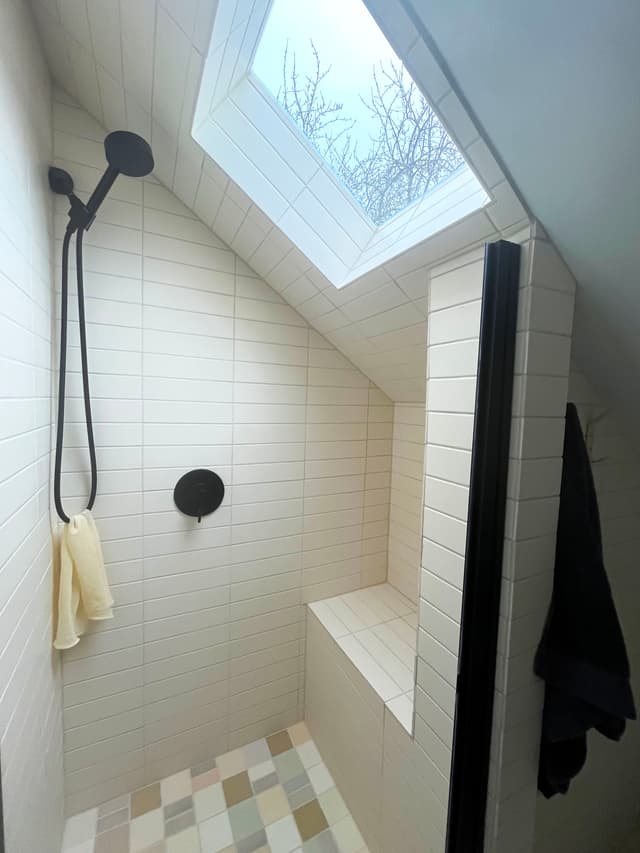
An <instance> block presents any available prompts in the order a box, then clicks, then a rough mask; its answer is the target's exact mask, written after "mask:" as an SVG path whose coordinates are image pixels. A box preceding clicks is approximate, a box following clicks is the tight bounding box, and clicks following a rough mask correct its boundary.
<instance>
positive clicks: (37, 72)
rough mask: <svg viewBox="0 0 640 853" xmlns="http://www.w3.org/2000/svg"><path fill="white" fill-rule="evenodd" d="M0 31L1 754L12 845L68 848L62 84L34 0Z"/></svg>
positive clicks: (20, 6)
mask: <svg viewBox="0 0 640 853" xmlns="http://www.w3.org/2000/svg"><path fill="white" fill-rule="evenodd" d="M0 33H2V51H1V52H0V114H1V115H2V131H1V134H0V135H1V137H2V145H1V146H0V295H1V298H0V764H1V765H2V796H3V799H4V804H3V805H4V810H3V811H4V822H5V827H4V829H5V844H6V850H7V853H27V851H29V853H30V851H36V850H37V851H42V853H58V851H59V849H60V838H61V834H62V814H63V811H62V725H61V689H60V671H59V666H58V662H57V655H54V654H53V653H52V650H51V599H52V591H51V577H52V571H51V542H50V535H49V442H50V437H49V431H50V426H49V425H50V402H51V401H50V387H51V313H52V312H51V197H50V195H49V188H48V186H47V166H48V164H49V160H50V157H51V93H50V84H49V75H48V72H47V69H46V67H45V64H44V61H43V59H42V58H41V56H40V49H39V46H38V41H37V38H36V36H35V33H34V31H33V29H32V25H31V21H30V18H29V15H28V11H27V9H26V8H25V4H24V3H22V2H19V0H9V2H5V3H2V4H1V5H0ZM0 839H1V829H0ZM1 846H2V844H1V841H0V847H1Z"/></svg>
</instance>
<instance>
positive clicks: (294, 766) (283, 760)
mask: <svg viewBox="0 0 640 853" xmlns="http://www.w3.org/2000/svg"><path fill="white" fill-rule="evenodd" d="M273 763H274V764H275V766H276V773H277V774H278V778H279V779H280V781H281V782H283V783H284V782H288V781H289V779H293V777H294V776H300V774H301V773H304V765H303V764H302V761H300V759H299V757H298V753H297V752H296V750H295V749H289V750H288V751H287V752H281V753H280V755H274V757H273Z"/></svg>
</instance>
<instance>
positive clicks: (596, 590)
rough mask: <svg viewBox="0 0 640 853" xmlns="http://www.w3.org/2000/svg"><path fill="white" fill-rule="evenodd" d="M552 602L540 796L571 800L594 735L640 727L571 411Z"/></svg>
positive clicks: (539, 661)
mask: <svg viewBox="0 0 640 853" xmlns="http://www.w3.org/2000/svg"><path fill="white" fill-rule="evenodd" d="M554 571H555V573H554V582H553V596H552V599H551V606H550V608H549V613H548V615H547V621H546V624H545V628H544V633H543V635H542V640H541V641H540V646H539V647H538V651H537V654H536V659H535V671H536V673H537V674H538V675H539V676H540V677H541V678H543V679H544V680H545V681H546V691H545V701H544V714H543V722H542V742H541V745H540V766H539V772H538V788H539V790H540V791H541V792H542V793H543V794H544V795H545V797H552V796H553V795H554V794H558V793H563V794H564V793H566V792H567V791H568V789H569V783H570V781H571V779H572V778H573V777H574V776H575V775H576V774H577V773H578V772H579V771H580V770H581V768H582V766H583V764H584V762H585V760H586V756H587V732H588V731H589V729H591V728H595V729H597V730H598V731H599V732H600V733H601V734H603V735H605V736H606V737H608V738H611V739H612V740H619V739H620V737H622V734H623V732H624V728H625V720H626V719H630V720H631V719H635V716H636V714H635V708H634V704H633V694H632V693H631V687H630V684H629V661H628V659H627V652H626V649H625V645H624V639H623V637H622V630H621V628H620V622H619V621H618V616H617V613H616V609H615V605H614V603H613V597H612V595H611V588H610V586H609V581H608V579H607V575H606V571H605V567H604V560H603V555H602V539H601V534H600V517H599V514H598V502H597V498H596V491H595V486H594V483H593V475H592V473H591V465H590V463H589V456H588V453H587V448H586V446H585V442H584V438H583V435H582V430H581V428H580V421H579V419H578V413H577V411H576V407H575V406H574V405H573V403H569V404H568V405H567V416H566V423H565V434H564V453H563V464H562V485H561V488H560V511H559V515H558V534H557V541H556V562H555V570H554Z"/></svg>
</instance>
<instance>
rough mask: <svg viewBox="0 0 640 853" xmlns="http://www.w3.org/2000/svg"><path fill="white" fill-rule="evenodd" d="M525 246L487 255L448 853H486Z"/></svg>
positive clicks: (496, 247)
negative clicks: (518, 318) (518, 316)
mask: <svg viewBox="0 0 640 853" xmlns="http://www.w3.org/2000/svg"><path fill="white" fill-rule="evenodd" d="M519 279H520V246H519V245H517V244H516V243H510V242H508V241H506V240H499V241H497V242H495V243H488V244H487V245H486V247H485V260H484V277H483V286H482V310H481V318H480V344H479V353H478V379H477V386H476V402H475V420H474V430H473V449H472V454H471V479H470V487H469V507H468V516H467V538H466V553H465V565H464V582H463V592H462V618H461V626H460V650H459V656H458V679H457V687H456V710H455V719H454V729H453V750H452V759H451V776H450V786H449V809H448V816H447V838H446V853H481V851H482V850H483V849H484V836H485V814H486V808H487V792H488V782H489V758H490V754H491V737H492V726H493V699H494V687H495V674H496V654H497V646H498V619H499V611H500V591H501V586H502V557H503V548H504V524H505V513H506V500H507V475H508V469H509V443H510V437H511V418H512V399H513V375H514V363H515V347H516V327H517V311H518V288H519Z"/></svg>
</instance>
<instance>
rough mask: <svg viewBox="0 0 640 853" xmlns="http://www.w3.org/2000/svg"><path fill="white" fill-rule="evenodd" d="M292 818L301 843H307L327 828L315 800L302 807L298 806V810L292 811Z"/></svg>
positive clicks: (320, 809) (324, 818) (318, 804)
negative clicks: (296, 826)
mask: <svg viewBox="0 0 640 853" xmlns="http://www.w3.org/2000/svg"><path fill="white" fill-rule="evenodd" d="M293 816H294V818H295V821H296V824H297V825H298V832H299V833H300V837H301V838H302V840H303V841H308V840H309V839H310V838H313V837H314V836H315V835H318V834H319V833H320V832H322V831H323V830H325V829H327V828H328V826H329V824H328V823H327V819H326V817H325V816H324V812H323V811H322V808H321V807H320V803H319V802H318V801H317V800H311V802H309V803H306V804H305V805H304V806H300V808H299V809H296V810H295V811H294V813H293Z"/></svg>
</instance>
